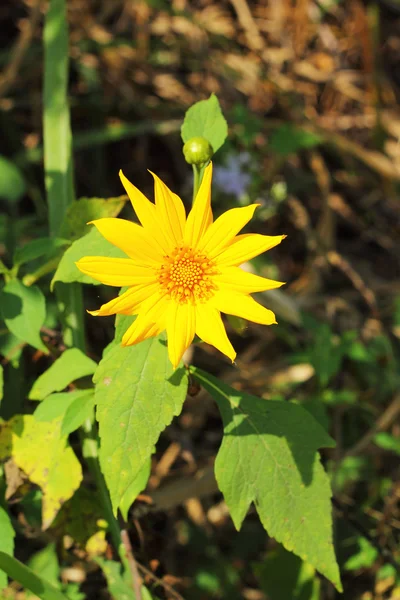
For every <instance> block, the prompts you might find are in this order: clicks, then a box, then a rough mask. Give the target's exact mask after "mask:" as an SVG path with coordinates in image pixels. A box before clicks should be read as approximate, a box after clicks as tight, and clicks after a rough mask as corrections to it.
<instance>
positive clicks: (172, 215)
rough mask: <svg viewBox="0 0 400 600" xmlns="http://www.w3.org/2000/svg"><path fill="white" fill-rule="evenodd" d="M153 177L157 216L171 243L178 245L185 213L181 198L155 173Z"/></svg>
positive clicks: (183, 225) (180, 241) (182, 230)
mask: <svg viewBox="0 0 400 600" xmlns="http://www.w3.org/2000/svg"><path fill="white" fill-rule="evenodd" d="M150 173H151V174H152V175H153V177H154V196H155V199H156V207H157V213H158V217H159V219H160V220H161V222H162V224H163V227H164V231H165V233H166V234H167V235H168V237H169V238H170V239H171V240H172V242H171V243H172V244H174V245H175V246H178V245H180V244H181V243H182V240H183V232H184V229H185V221H186V213H185V207H184V206H183V202H182V200H181V199H180V198H179V196H177V195H176V194H174V193H173V192H171V190H170V189H169V188H168V187H167V186H166V185H165V183H164V182H163V181H161V179H160V178H159V177H157V175H155V174H154V173H152V172H151V171H150Z"/></svg>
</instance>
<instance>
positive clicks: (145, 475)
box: [119, 458, 151, 521]
mask: <svg viewBox="0 0 400 600" xmlns="http://www.w3.org/2000/svg"><path fill="white" fill-rule="evenodd" d="M150 472H151V458H148V459H147V461H146V462H145V463H144V465H143V467H142V468H141V469H140V471H139V473H138V474H137V475H136V477H135V479H134V480H133V481H132V483H131V484H130V486H129V487H128V489H127V490H126V492H125V494H124V495H123V496H122V499H121V502H120V505H119V509H120V511H121V515H122V516H123V518H124V520H125V521H127V520H128V513H129V509H130V507H131V506H132V504H133V503H134V501H135V500H136V498H137V497H138V496H139V494H140V492H143V490H144V489H145V487H146V485H147V482H148V480H149V477H150Z"/></svg>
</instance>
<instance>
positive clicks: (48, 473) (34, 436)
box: [0, 415, 82, 529]
mask: <svg viewBox="0 0 400 600" xmlns="http://www.w3.org/2000/svg"><path fill="white" fill-rule="evenodd" d="M60 429H61V420H60V419H57V420H54V421H51V422H40V421H37V420H36V419H35V417H34V416H33V415H24V416H22V415H17V416H15V417H13V418H12V419H11V420H10V421H8V422H0V460H2V459H6V458H8V457H10V456H12V457H13V459H14V462H15V463H16V464H17V465H18V466H19V468H20V469H22V470H23V471H24V472H25V474H26V475H27V477H28V478H29V480H30V481H31V482H32V483H35V484H36V485H38V486H39V487H40V488H41V489H42V491H43V503H42V523H43V529H46V528H47V527H48V526H49V525H50V524H51V522H52V521H53V519H54V517H55V515H56V514H57V512H58V510H59V509H60V507H61V505H62V504H63V503H64V502H65V501H66V500H68V499H69V498H71V496H72V494H73V493H74V492H75V490H76V489H77V488H78V487H79V485H80V482H81V480H82V469H81V465H80V463H79V461H78V459H77V458H76V456H75V454H74V453H73V451H72V449H71V448H70V447H69V446H68V445H67V444H66V436H64V437H63V436H61V431H60Z"/></svg>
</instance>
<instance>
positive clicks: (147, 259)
mask: <svg viewBox="0 0 400 600" xmlns="http://www.w3.org/2000/svg"><path fill="white" fill-rule="evenodd" d="M90 223H91V224H93V225H94V226H95V227H96V228H97V229H98V230H99V232H100V233H101V235H102V236H103V237H105V238H106V240H108V241H109V242H111V244H114V246H117V248H120V249H121V250H122V251H123V252H125V254H127V255H128V256H129V257H130V258H133V259H134V260H135V262H140V263H141V264H143V265H149V266H156V265H159V264H160V263H161V262H162V260H163V255H164V252H163V249H162V248H161V246H160V245H158V244H157V239H156V237H151V236H150V235H149V234H148V233H147V232H146V231H145V229H143V227H141V226H140V225H138V224H137V223H132V222H131V221H126V220H125V219H113V218H104V219H97V220H96V221H90Z"/></svg>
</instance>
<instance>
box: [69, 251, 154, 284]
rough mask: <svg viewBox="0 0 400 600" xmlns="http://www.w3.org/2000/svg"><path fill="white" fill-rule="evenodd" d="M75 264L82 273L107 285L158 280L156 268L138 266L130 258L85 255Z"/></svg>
mask: <svg viewBox="0 0 400 600" xmlns="http://www.w3.org/2000/svg"><path fill="white" fill-rule="evenodd" d="M75 264H76V266H77V267H78V269H79V270H80V271H82V273H85V275H89V276H90V277H93V279H97V281H100V282H101V283H104V284H105V285H115V286H116V287H123V286H125V285H138V284H141V283H155V282H156V281H157V276H156V272H155V270H154V269H151V268H149V267H141V266H138V265H136V264H135V263H134V261H133V260H131V259H130V258H106V257H105V256H85V257H84V258H81V259H80V260H78V262H76V263H75Z"/></svg>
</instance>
